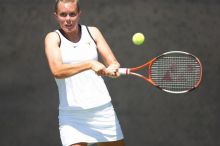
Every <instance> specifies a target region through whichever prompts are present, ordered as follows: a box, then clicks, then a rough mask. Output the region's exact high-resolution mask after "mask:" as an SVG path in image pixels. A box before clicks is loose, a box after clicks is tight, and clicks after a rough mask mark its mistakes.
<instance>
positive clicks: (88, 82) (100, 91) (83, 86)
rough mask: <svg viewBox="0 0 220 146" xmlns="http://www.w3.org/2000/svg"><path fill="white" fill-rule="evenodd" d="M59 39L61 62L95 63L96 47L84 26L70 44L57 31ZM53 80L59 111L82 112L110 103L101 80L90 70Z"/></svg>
mask: <svg viewBox="0 0 220 146" xmlns="http://www.w3.org/2000/svg"><path fill="white" fill-rule="evenodd" d="M56 32H57V33H58V34H59V36H60V40H61V43H60V49H61V57H62V61H63V63H67V64H75V63H79V62H82V61H85V60H98V53H97V48H96V44H95V42H94V40H93V38H92V37H91V35H90V33H89V31H88V29H87V27H86V26H84V25H81V38H80V40H79V42H77V43H73V42H71V41H69V40H68V39H67V38H65V37H64V36H63V34H62V33H61V31H60V30H56ZM55 81H56V83H57V86H58V92H59V101H60V104H59V109H60V110H81V109H89V108H94V107H97V106H101V105H104V104H106V103H109V102H110V101H111V98H110V95H109V92H108V90H107V87H106V85H105V83H104V80H103V79H102V77H100V76H98V75H97V74H96V73H95V72H94V71H93V70H86V71H83V72H80V73H78V74H75V75H73V76H71V77H67V78H64V79H57V78H55Z"/></svg>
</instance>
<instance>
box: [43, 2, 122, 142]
mask: <svg viewBox="0 0 220 146" xmlns="http://www.w3.org/2000/svg"><path fill="white" fill-rule="evenodd" d="M80 14H81V10H80V7H79V4H78V2H77V0H57V1H56V3H55V12H54V15H55V17H56V20H57V22H58V23H59V26H60V28H59V29H57V30H55V31H53V32H49V33H48V34H47V35H46V37H45V52H46V56H47V59H48V63H49V67H50V69H51V72H52V74H53V75H54V77H55V81H56V83H57V86H58V91H59V101H60V104H59V130H60V138H61V142H62V144H63V146H87V145H89V144H93V143H96V144H97V145H98V146H124V145H125V144H124V140H123V133H122V131H121V127H120V124H119V121H118V119H117V116H116V114H115V111H114V108H113V106H112V103H111V97H110V95H109V92H108V90H107V88H106V85H105V83H104V81H103V79H102V77H101V76H102V75H104V76H109V77H118V76H119V73H117V70H118V68H119V66H120V65H119V63H118V61H117V60H116V58H115V56H114V54H113V53H112V51H111V49H110V47H109V45H108V44H107V42H106V41H105V39H104V37H103V35H102V34H101V32H100V31H99V29H98V28H96V27H87V26H85V25H80V24H79V19H80ZM98 54H100V55H101V57H102V59H103V61H104V64H103V63H101V62H99V61H98Z"/></svg>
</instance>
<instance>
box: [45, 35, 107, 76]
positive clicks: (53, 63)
mask: <svg viewBox="0 0 220 146" xmlns="http://www.w3.org/2000/svg"><path fill="white" fill-rule="evenodd" d="M59 43H60V38H59V36H58V34H57V33H56V32H50V33H48V34H47V36H46V37H45V53H46V57H47V60H48V64H49V67H50V70H51V72H52V74H53V75H54V77H56V78H65V77H69V76H72V75H74V74H77V73H79V72H82V71H85V70H88V69H92V70H93V71H95V72H96V73H97V74H102V72H103V70H105V66H104V65H103V64H102V63H100V62H98V61H95V60H88V61H84V62H81V63H78V64H64V63H63V62H62V59H61V53H60V48H59Z"/></svg>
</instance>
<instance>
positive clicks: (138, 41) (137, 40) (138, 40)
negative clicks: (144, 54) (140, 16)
mask: <svg viewBox="0 0 220 146" xmlns="http://www.w3.org/2000/svg"><path fill="white" fill-rule="evenodd" d="M144 40H145V37H144V35H143V33H140V32H138V33H135V34H134V35H133V37H132V42H133V43H134V44H135V45H142V44H143V43H144Z"/></svg>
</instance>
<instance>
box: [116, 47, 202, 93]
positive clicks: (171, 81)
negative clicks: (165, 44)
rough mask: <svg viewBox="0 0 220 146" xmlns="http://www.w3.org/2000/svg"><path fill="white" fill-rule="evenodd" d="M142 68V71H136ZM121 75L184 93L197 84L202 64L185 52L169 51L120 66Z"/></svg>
mask: <svg viewBox="0 0 220 146" xmlns="http://www.w3.org/2000/svg"><path fill="white" fill-rule="evenodd" d="M140 70H143V71H144V72H142V73H138V71H140ZM118 71H119V73H120V74H121V75H134V76H137V77H140V78H142V79H144V80H146V81H148V82H149V83H151V84H152V85H153V86H156V87H158V88H159V89H161V90H163V91H165V92H169V93H186V92H189V91H192V90H193V89H195V88H196V87H198V86H199V84H200V83H201V79H202V64H201V62H200V61H199V59H198V58H197V57H196V56H194V55H192V54H190V53H187V52H182V51H170V52H166V53H163V54H162V55H160V56H158V57H155V58H153V59H152V60H150V61H149V62H147V63H145V64H143V65H141V66H138V67H134V68H120V69H119V70H118Z"/></svg>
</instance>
